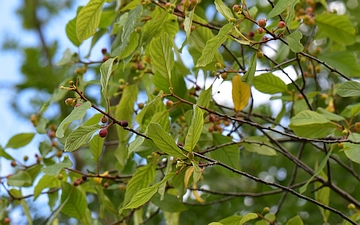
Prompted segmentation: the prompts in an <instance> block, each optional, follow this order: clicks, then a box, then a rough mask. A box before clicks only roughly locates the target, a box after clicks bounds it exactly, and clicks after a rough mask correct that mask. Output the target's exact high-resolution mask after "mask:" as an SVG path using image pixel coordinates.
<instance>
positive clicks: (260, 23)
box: [258, 19, 266, 28]
mask: <svg viewBox="0 0 360 225" xmlns="http://www.w3.org/2000/svg"><path fill="white" fill-rule="evenodd" d="M258 25H259V27H262V28H264V27H266V20H265V19H259V21H258Z"/></svg>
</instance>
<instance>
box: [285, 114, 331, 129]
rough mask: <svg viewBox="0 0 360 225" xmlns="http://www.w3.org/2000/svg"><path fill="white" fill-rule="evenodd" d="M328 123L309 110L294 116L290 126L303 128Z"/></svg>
mask: <svg viewBox="0 0 360 225" xmlns="http://www.w3.org/2000/svg"><path fill="white" fill-rule="evenodd" d="M328 122H330V121H329V120H328V119H326V118H325V117H324V116H323V115H321V114H319V113H317V112H314V111H310V110H304V111H301V112H300V113H298V114H297V115H296V116H294V117H293V118H291V125H294V126H300V125H301V126H303V125H310V124H314V123H328Z"/></svg>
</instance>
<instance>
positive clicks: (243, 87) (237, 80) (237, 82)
mask: <svg viewBox="0 0 360 225" xmlns="http://www.w3.org/2000/svg"><path fill="white" fill-rule="evenodd" d="M249 98H250V85H248V84H246V83H244V82H242V81H241V77H240V75H236V76H235V77H234V78H233V80H232V99H233V102H234V108H235V111H240V110H242V109H243V108H245V106H247V104H248V102H249Z"/></svg>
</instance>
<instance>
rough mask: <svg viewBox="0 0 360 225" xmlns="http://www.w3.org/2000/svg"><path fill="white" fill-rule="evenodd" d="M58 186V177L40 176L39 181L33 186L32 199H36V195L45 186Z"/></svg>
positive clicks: (59, 182)
mask: <svg viewBox="0 0 360 225" xmlns="http://www.w3.org/2000/svg"><path fill="white" fill-rule="evenodd" d="M60 186H61V181H60V180H59V179H58V177H55V176H49V175H44V176H42V177H41V179H40V180H39V182H38V183H37V185H36V186H35V189H34V200H36V199H37V197H39V196H40V194H41V191H42V190H44V189H45V188H54V187H60Z"/></svg>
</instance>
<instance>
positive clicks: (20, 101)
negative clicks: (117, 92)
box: [0, 1, 359, 224]
mask: <svg viewBox="0 0 360 225" xmlns="http://www.w3.org/2000/svg"><path fill="white" fill-rule="evenodd" d="M248 2H250V1H248ZM30 3H31V1H28V2H27V4H30ZM48 3H50V4H49V5H47V7H48V8H47V9H48V10H49V11H48V12H50V14H49V15H51V17H52V16H55V14H56V13H55V11H58V9H64V10H67V9H66V7H64V6H63V5H60V6H55V8H52V7H50V6H53V4H54V2H52V1H49V2H48ZM62 3H63V4H65V5H66V4H69V7H70V5H71V4H70V1H69V2H68V3H67V2H66V1H63V2H62ZM85 3H86V1H85ZM232 3H233V2H231V1H229V2H228V5H229V6H231V5H232ZM345 3H348V2H347V1H346V2H345ZM40 4H44V6H45V8H46V2H41V3H40ZM78 4H80V3H74V4H73V6H72V7H71V9H70V10H69V11H71V12H74V5H75V6H77V5H78ZM25 5H26V4H24V5H23V7H25ZM44 6H43V7H44ZM20 8H22V7H20ZM30 8H31V7H30ZM24 9H25V8H24ZM28 9H29V8H27V10H28ZM52 10H53V11H52ZM45 11H46V10H45ZM264 11H265V9H264ZM350 12H351V11H350ZM21 15H22V16H23V17H24V15H26V13H22V14H21ZM45 15H46V13H45ZM260 15H261V13H260ZM353 15H355V14H353ZM58 18H61V20H63V18H64V17H63V15H62V14H60V15H58ZM71 18H72V16H69V18H68V19H64V20H65V21H66V22H67V21H68V20H69V19H71ZM353 19H354V20H353V21H354V22H355V21H358V20H359V18H357V17H353ZM25 21H27V22H30V24H26V23H24V24H23V25H24V27H23V29H24V30H26V29H30V31H28V32H34V31H31V29H34V27H33V26H34V24H31V19H28V18H25ZM54 23H56V21H55V22H54ZM46 26H48V27H50V28H45V30H47V29H49V30H51V29H53V28H54V27H53V26H52V24H51V23H49V24H47V25H46ZM46 26H44V27H46ZM55 30H57V28H56V29H55ZM53 33H56V34H57V32H52V31H49V32H47V31H45V34H46V35H49V37H51V35H53ZM24 35H26V33H25V34H24ZM11 36H12V35H11ZM9 39H13V37H10V38H7V40H9ZM15 40H16V39H15ZM24 40H28V39H27V38H24ZM34 40H35V41H34V42H33V43H30V44H29V46H30V47H29V46H28V47H27V48H26V47H24V46H16V45H15V48H14V49H13V50H10V51H11V52H12V53H14V54H19V53H18V52H21V53H20V54H19V57H14V58H18V60H19V58H22V59H23V60H24V61H22V65H23V68H22V72H23V73H24V75H25V77H26V76H27V78H28V79H29V82H26V81H25V82H23V81H21V82H19V83H20V84H22V85H20V86H18V87H17V89H16V94H17V93H20V95H16V97H15V93H14V95H13V96H14V97H13V98H12V99H11V101H12V102H15V104H14V105H13V106H15V107H18V108H15V111H16V115H17V116H16V119H14V120H16V121H17V122H18V123H19V124H21V123H27V124H29V122H28V120H26V119H24V118H27V117H29V116H30V115H31V114H32V113H34V111H36V109H37V107H38V105H39V103H41V102H42V101H44V100H46V99H47V98H48V97H49V95H47V94H46V92H52V90H54V88H56V87H57V85H58V83H60V81H61V80H62V78H60V77H59V80H56V79H54V80H53V79H52V78H54V77H55V78H56V77H57V76H56V74H61V73H64V71H63V70H61V69H55V70H52V71H51V72H49V71H47V70H46V66H44V67H42V68H36V66H34V65H36V64H37V62H39V61H46V56H45V57H44V58H45V60H44V59H43V57H39V58H36V57H33V56H34V55H36V54H40V55H42V54H45V55H46V54H49V55H52V57H53V58H52V59H51V63H52V64H54V63H55V62H56V61H58V59H59V55H56V54H55V52H62V51H63V50H64V48H66V47H68V46H70V44H69V42H66V41H65V44H63V45H59V46H56V47H54V46H55V44H54V43H53V42H52V38H49V39H48V40H50V41H49V47H48V49H47V50H46V51H49V53H46V51H44V49H43V51H42V50H41V44H39V41H38V40H37V38H36V37H35V38H34ZM21 42H22V41H20V43H21ZM9 44H14V43H9V42H6V46H7V47H9ZM51 46H53V48H52V49H51ZM63 46H66V47H63ZM13 47H14V46H13ZM84 48H86V46H85V47H84ZM100 48H101V47H100ZM100 48H97V49H94V52H96V51H97V52H99V49H100ZM354 50H356V51H357V48H354ZM51 51H53V52H51ZM26 52H28V56H29V55H31V57H28V58H27V57H26V56H27V55H26ZM12 53H9V52H8V51H7V52H5V53H4V54H7V55H8V54H11V55H12ZM26 60H28V61H26ZM3 62H4V61H3ZM5 62H6V61H5ZM43 63H44V64H43V65H46V64H47V63H46V62H43ZM6 64H8V63H6ZM9 65H11V64H10V63H9ZM17 65H19V64H17ZM26 65H27V66H28V67H26ZM29 65H33V66H34V67H29ZM40 66H41V65H40ZM2 68H5V66H2ZM40 69H42V70H40ZM43 69H45V70H43ZM39 71H42V73H43V74H38V72H39ZM6 74H7V71H1V77H2V78H3V77H7V76H6ZM34 74H36V75H37V76H39V77H37V78H36V77H31V76H33V75H34ZM48 74H51V76H52V77H51V78H50V79H47V80H46V82H45V83H41V82H39V81H41V80H42V79H43V77H44V76H47V75H48ZM90 74H91V72H90ZM90 76H91V75H90ZM50 81H51V82H50ZM2 83H8V82H2ZM1 85H2V84H1ZM5 85H8V84H5ZM34 87H35V89H34ZM12 88H13V87H11V86H10V87H8V86H5V91H3V90H4V89H3V88H2V90H1V91H2V92H5V93H6V94H7V95H8V94H9V93H11V92H13V91H14V89H13V90H11V89H12ZM29 88H30V89H32V90H29ZM24 90H25V91H24ZM39 90H41V91H42V92H41V94H39V93H40V92H38V91H39ZM31 93H36V95H34V96H36V98H34V99H32V103H31V106H30V107H24V108H19V105H25V104H26V105H28V104H29V103H28V102H29V101H28V100H29V99H28V98H27V96H29V95H30V96H31ZM94 97H96V96H94ZM344 104H345V103H344ZM6 108H11V107H9V106H6ZM60 109H61V110H62V113H61V115H67V114H68V113H69V109H68V108H66V107H61V108H60V107H58V108H56V109H54V110H55V111H56V110H60ZM258 110H259V111H260V112H261V111H262V112H267V113H268V112H269V108H266V107H263V108H259V109H258ZM19 112H20V113H19ZM2 113H3V112H2ZM50 117H51V115H50ZM5 118H6V116H5ZM56 119H58V120H60V119H61V117H60V118H56ZM7 121H8V120H7ZM9 125H10V124H9ZM9 127H10V129H9V130H10V133H11V130H13V131H16V133H20V132H23V130H20V131H19V130H18V129H19V127H16V126H15V127H16V129H15V128H14V125H13V123H12V124H11V126H9ZM20 129H21V125H20ZM24 129H25V128H24ZM4 130H7V129H4ZM8 133H9V132H8ZM10 136H12V135H10ZM3 137H6V135H4V136H2V138H3ZM7 140H8V138H5V139H4V140H2V139H1V142H0V143H1V144H2V145H4V144H5V143H6V141H7ZM35 141H37V140H35ZM17 154H18V152H17ZM319 154H320V153H319ZM248 157H249V160H246V161H245V162H243V163H244V164H243V166H244V167H247V168H248V167H250V168H251V166H252V165H261V166H262V167H263V168H264V171H263V172H264V174H262V175H261V176H263V177H264V178H265V179H277V180H278V181H279V182H281V181H282V180H281V171H284V170H281V169H283V168H282V167H276V168H274V167H272V166H273V165H274V164H276V165H281V163H282V162H281V159H279V161H278V162H277V161H276V159H274V158H271V159H269V158H268V157H258V156H257V157H254V158H252V157H251V156H250V155H249V156H248ZM304 157H305V158H303V160H305V161H307V162H309V165H313V164H314V163H315V161H313V162H312V159H315V158H320V157H315V156H314V155H313V153H311V154H308V155H305V156H304ZM32 160H34V159H32ZM246 162H248V163H249V165H246ZM2 165H5V162H4V161H2ZM284 167H288V165H284ZM254 169H255V168H254ZM279 169H280V170H279ZM279 171H280V172H279ZM287 173H289V171H287ZM343 173H345V172H342V171H341V169H339V170H338V173H336V174H335V178H337V177H336V176H338V177H341V176H342V174H343ZM2 175H3V174H2ZM212 179H213V180H214V181H216V182H215V183H216V184H215V185H217V186H218V188H219V189H221V188H225V189H228V188H229V187H235V186H236V185H239V184H238V183H237V182H232V179H231V178H225V177H223V176H222V175H221V174H218V175H217V176H216V175H214V176H212ZM347 182H348V183H346V182H344V183H342V185H343V186H354V185H353V184H354V183H355V182H354V180H351V179H349V180H347ZM224 184H225V185H224ZM355 187H356V186H355ZM355 187H354V188H355ZM265 189H266V188H265V187H264V190H265ZM266 190H267V189H266ZM228 191H231V188H229V190H228ZM259 191H261V188H260V190H259ZM354 197H356V196H354ZM212 198H213V197H212V196H210V197H209V198H208V199H207V200H211V199H212ZM287 198H288V200H287V201H286V202H285V205H284V206H283V207H284V208H286V209H288V210H287V211H286V214H287V217H286V218H287V219H288V218H289V215H296V214H300V215H302V217H303V218H304V219H306V218H308V216H309V215H308V212H312V211H316V210H318V209H317V207H316V206H314V205H309V203H304V202H302V201H301V200H300V201H298V202H297V207H294V202H296V201H295V199H296V198H295V197H293V196H287ZM215 199H216V197H215ZM239 199H241V201H239ZM274 199H278V196H277V195H274V196H269V197H265V198H261V200H257V198H254V199H249V198H248V199H246V198H245V199H242V198H236V199H234V200H231V201H228V202H227V203H224V204H219V205H210V206H206V207H191V206H190V207H191V208H190V210H189V211H190V213H188V214H187V215H186V218H181V219H182V221H187V220H188V221H193V220H194V218H196V219H197V222H198V223H199V224H206V223H208V222H210V221H209V218H207V217H206V216H204V217H201V218H199V217H197V215H199V214H201V213H202V212H204V211H206V212H207V216H209V217H211V219H212V221H216V220H220V219H222V218H224V217H226V216H230V215H232V213H233V212H231V211H230V210H227V209H230V208H234V207H235V208H240V209H243V210H242V211H240V212H239V213H240V214H243V213H244V212H253V211H257V212H260V211H261V209H262V208H263V207H264V206H270V205H267V202H274V201H275V202H276V200H274ZM251 201H254V202H253V203H251ZM249 202H250V203H249ZM287 202H288V204H287ZM338 204H340V205H344V204H345V203H343V202H338ZM304 205H306V211H301V210H302V207H305V206H304ZM334 207H335V205H334ZM284 217H285V216H284ZM23 219H25V218H23ZM280 220H281V218H280ZM311 220H312V221H313V222H315V221H317V220H318V221H317V222H316V223H320V221H321V218H311ZM153 223H154V224H156V222H155V221H154V222H153Z"/></svg>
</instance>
